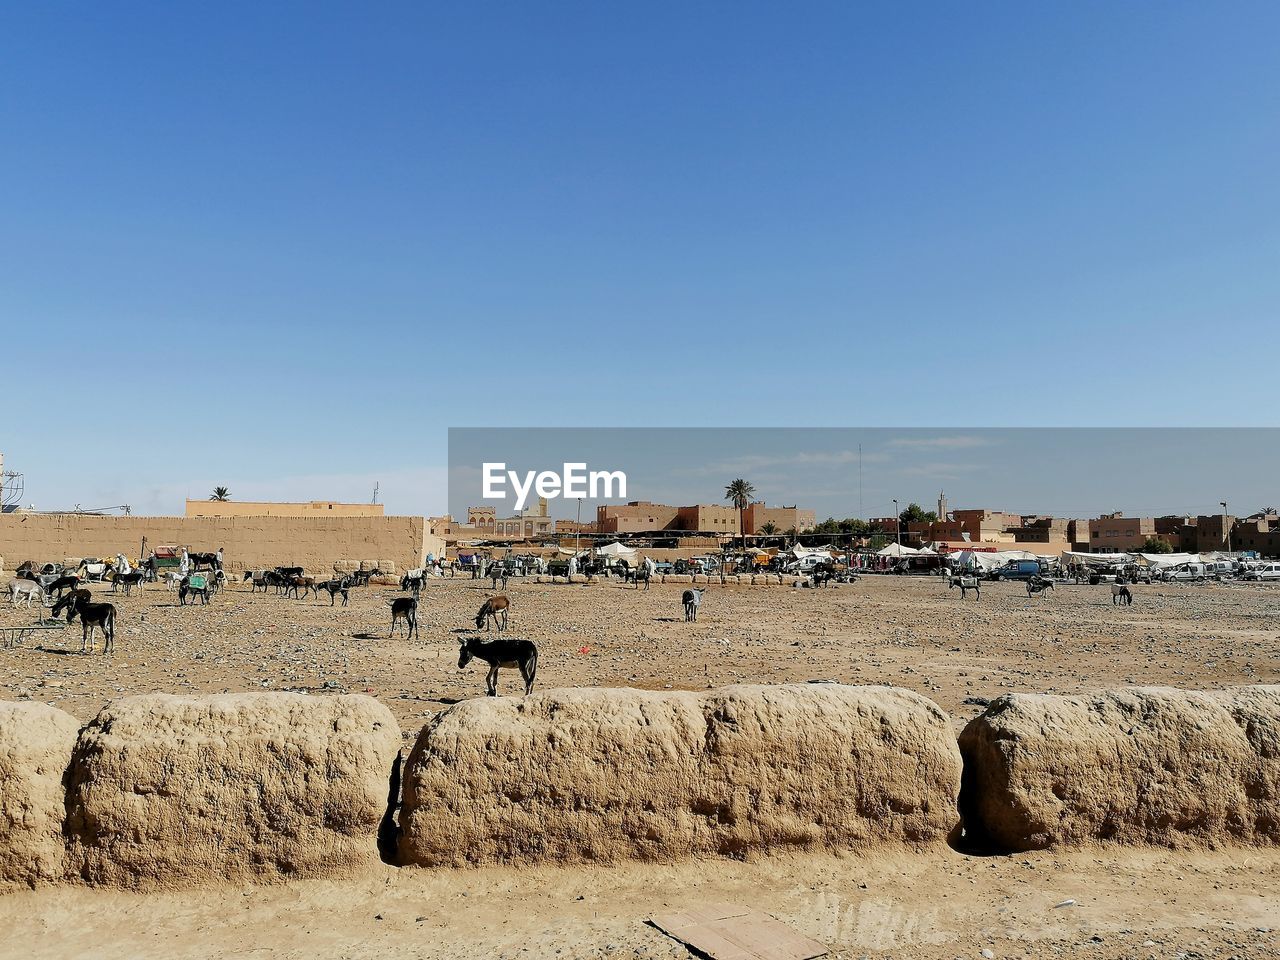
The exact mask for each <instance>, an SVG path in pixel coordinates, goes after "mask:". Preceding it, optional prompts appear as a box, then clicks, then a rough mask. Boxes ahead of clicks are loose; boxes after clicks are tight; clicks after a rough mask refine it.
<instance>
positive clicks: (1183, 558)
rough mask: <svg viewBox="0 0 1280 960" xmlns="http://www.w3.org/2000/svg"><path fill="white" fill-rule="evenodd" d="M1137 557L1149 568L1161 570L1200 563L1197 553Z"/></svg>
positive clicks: (1140, 555) (1142, 554) (1156, 554)
mask: <svg viewBox="0 0 1280 960" xmlns="http://www.w3.org/2000/svg"><path fill="white" fill-rule="evenodd" d="M1138 557H1139V558H1140V559H1141V560H1142V562H1143V563H1145V564H1146V565H1147V566H1149V567H1154V568H1155V569H1156V570H1163V569H1164V568H1165V567H1178V566H1181V565H1182V564H1184V563H1200V562H1201V560H1200V554H1198V553H1140V554H1138Z"/></svg>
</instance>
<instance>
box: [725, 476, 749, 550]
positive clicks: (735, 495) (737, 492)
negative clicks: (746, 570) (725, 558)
mask: <svg viewBox="0 0 1280 960" xmlns="http://www.w3.org/2000/svg"><path fill="white" fill-rule="evenodd" d="M755 495H756V488H755V487H753V486H752V485H751V484H750V483H748V482H747V481H746V480H743V479H742V478H741V477H739V478H738V479H737V480H734V481H733V482H732V483H730V484H728V485H727V486H725V488H724V498H725V499H726V500H728V501H729V502H730V503H732V504H733V505H734V506H735V507H737V509H738V529H739V530H741V531H742V549H743V550H746V549H747V505H748V504H749V503H751V498H752V497H754V496H755Z"/></svg>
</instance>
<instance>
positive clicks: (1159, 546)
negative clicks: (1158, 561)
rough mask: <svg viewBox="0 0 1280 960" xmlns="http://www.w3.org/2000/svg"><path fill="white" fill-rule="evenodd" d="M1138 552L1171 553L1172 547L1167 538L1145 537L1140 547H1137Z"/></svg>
mask: <svg viewBox="0 0 1280 960" xmlns="http://www.w3.org/2000/svg"><path fill="white" fill-rule="evenodd" d="M1138 552H1139V553H1173V547H1171V546H1169V541H1168V540H1161V539H1160V538H1159V537H1147V539H1146V540H1145V541H1143V544H1142V546H1141V547H1139V548H1138Z"/></svg>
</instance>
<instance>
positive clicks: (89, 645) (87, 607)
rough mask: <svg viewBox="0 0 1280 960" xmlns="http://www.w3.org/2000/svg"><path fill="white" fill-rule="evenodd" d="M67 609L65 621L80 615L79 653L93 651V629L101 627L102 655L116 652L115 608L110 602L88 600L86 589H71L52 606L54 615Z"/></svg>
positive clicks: (68, 621)
mask: <svg viewBox="0 0 1280 960" xmlns="http://www.w3.org/2000/svg"><path fill="white" fill-rule="evenodd" d="M64 609H65V610H66V611H67V623H70V622H71V621H72V620H74V619H75V618H76V616H79V617H80V625H81V627H82V632H83V641H82V642H81V644H80V652H81V653H93V649H94V642H93V633H94V630H95V629H97V628H99V627H101V628H102V636H103V638H104V639H105V643H103V646H102V653H103V656H106V655H107V654H110V653H115V652H116V608H115V606H114V605H113V604H110V603H93V602H91V601H90V600H89V591H88V590H72V591H71V592H70V593H68V594H67V595H66V596H65V597H63V598H62V599H61V600H59V601H58V602H57V603H56V604H54V606H53V615H54V616H55V617H56V616H57V615H58V614H59V613H61V612H62V611H63V610H64Z"/></svg>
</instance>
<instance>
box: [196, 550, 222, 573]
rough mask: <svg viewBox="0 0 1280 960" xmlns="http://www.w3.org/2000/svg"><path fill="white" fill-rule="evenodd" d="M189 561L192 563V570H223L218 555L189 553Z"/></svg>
mask: <svg viewBox="0 0 1280 960" xmlns="http://www.w3.org/2000/svg"><path fill="white" fill-rule="evenodd" d="M187 559H188V560H190V561H191V569H192V570H200V569H204V570H221V569H222V564H220V563H219V562H218V555H217V554H216V553H188V554H187Z"/></svg>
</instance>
